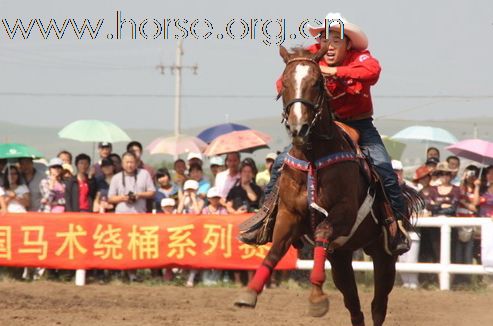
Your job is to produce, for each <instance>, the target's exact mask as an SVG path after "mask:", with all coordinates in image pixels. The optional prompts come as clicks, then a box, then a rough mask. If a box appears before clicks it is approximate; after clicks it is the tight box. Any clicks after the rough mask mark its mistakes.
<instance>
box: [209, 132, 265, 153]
mask: <svg viewBox="0 0 493 326" xmlns="http://www.w3.org/2000/svg"><path fill="white" fill-rule="evenodd" d="M270 141H271V137H270V136H269V135H267V134H265V133H263V132H260V131H258V130H253V129H247V130H240V131H233V132H230V133H227V134H224V135H221V136H219V137H217V138H216V139H214V140H213V141H212V143H210V145H209V146H207V149H206V150H205V152H204V154H205V155H207V156H214V155H221V154H226V153H231V152H248V153H252V152H253V151H255V150H257V149H260V148H268V147H269V146H268V145H267V143H268V142H270Z"/></svg>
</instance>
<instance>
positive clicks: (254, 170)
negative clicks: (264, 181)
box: [240, 157, 258, 182]
mask: <svg viewBox="0 0 493 326" xmlns="http://www.w3.org/2000/svg"><path fill="white" fill-rule="evenodd" d="M241 164H243V165H250V167H251V168H252V173H253V182H255V180H256V178H257V174H258V169H257V164H255V161H254V160H253V159H252V158H251V157H247V158H245V159H243V161H241ZM241 164H240V165H241Z"/></svg>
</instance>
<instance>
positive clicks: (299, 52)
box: [291, 46, 313, 58]
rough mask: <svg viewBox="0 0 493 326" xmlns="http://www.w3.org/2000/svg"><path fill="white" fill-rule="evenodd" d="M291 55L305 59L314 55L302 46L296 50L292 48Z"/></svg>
mask: <svg viewBox="0 0 493 326" xmlns="http://www.w3.org/2000/svg"><path fill="white" fill-rule="evenodd" d="M291 53H292V54H296V56H297V57H303V58H305V57H309V56H310V55H312V54H313V53H311V52H310V51H308V50H307V49H305V48H304V47H302V46H296V47H294V48H291Z"/></svg>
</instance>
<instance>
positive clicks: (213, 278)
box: [202, 187, 228, 286]
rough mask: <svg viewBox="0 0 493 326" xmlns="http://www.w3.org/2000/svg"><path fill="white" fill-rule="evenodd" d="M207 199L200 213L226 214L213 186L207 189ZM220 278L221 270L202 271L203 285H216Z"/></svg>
mask: <svg viewBox="0 0 493 326" xmlns="http://www.w3.org/2000/svg"><path fill="white" fill-rule="evenodd" d="M207 199H208V200H209V205H207V206H206V207H204V208H203V209H202V214H205V215H226V214H228V212H227V211H226V208H225V207H224V206H222V205H221V196H219V192H218V191H217V189H216V188H215V187H212V188H210V189H209V190H208V191H207ZM220 279H221V271H219V270H214V269H213V270H204V271H203V272H202V283H203V284H204V285H208V286H210V285H216V284H217V283H218V282H219V280H220Z"/></svg>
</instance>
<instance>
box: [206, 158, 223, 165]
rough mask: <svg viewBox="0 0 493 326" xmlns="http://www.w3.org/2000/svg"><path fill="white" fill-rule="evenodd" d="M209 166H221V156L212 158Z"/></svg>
mask: <svg viewBox="0 0 493 326" xmlns="http://www.w3.org/2000/svg"><path fill="white" fill-rule="evenodd" d="M209 165H210V166H213V165H219V166H223V165H224V160H223V158H222V157H221V156H213V157H211V158H210V159H209Z"/></svg>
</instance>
